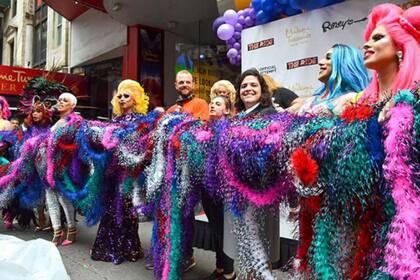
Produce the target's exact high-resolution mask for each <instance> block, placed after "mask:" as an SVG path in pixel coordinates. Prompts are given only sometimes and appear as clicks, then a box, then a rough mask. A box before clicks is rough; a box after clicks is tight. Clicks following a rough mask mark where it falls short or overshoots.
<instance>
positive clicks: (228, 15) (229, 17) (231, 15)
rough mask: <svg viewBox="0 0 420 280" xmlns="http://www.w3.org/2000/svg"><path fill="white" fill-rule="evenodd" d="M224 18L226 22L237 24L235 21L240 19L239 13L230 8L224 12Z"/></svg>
mask: <svg viewBox="0 0 420 280" xmlns="http://www.w3.org/2000/svg"><path fill="white" fill-rule="evenodd" d="M223 18H224V20H225V22H226V23H229V24H231V25H235V23H236V22H237V21H238V14H237V13H236V12H235V11H234V10H232V9H229V10H227V11H226V12H225V13H224V14H223Z"/></svg>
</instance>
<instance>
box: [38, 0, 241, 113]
mask: <svg viewBox="0 0 420 280" xmlns="http://www.w3.org/2000/svg"><path fill="white" fill-rule="evenodd" d="M45 2H46V3H47V4H48V5H49V6H50V7H51V8H53V9H54V10H56V11H57V12H58V13H60V14H61V15H63V16H64V17H66V18H67V19H68V20H71V21H72V24H71V34H72V35H71V38H72V42H71V52H70V53H71V55H70V57H71V59H70V66H71V71H72V73H83V74H85V75H86V76H87V77H89V78H94V79H96V81H97V82H98V83H100V84H102V86H99V85H98V86H94V87H93V88H92V87H91V88H90V89H91V90H93V91H101V92H92V93H91V95H92V96H101V98H102V99H103V100H100V101H99V100H97V101H98V102H99V103H100V104H101V106H102V105H103V103H104V100H106V102H107V104H108V106H109V100H110V96H112V92H113V91H114V90H115V88H116V85H117V84H118V82H119V81H120V80H122V79H127V78H129V79H134V80H137V81H139V82H140V83H141V84H142V85H143V86H144V88H145V90H146V92H148V94H149V95H150V98H151V107H153V106H164V107H167V106H170V105H171V104H173V103H174V102H175V100H176V93H175V89H174V78H175V73H176V71H179V70H180V69H187V70H189V71H190V72H191V73H192V74H193V77H194V80H195V82H196V89H195V95H196V96H199V97H201V98H204V99H207V100H208V98H209V92H210V88H211V86H212V84H213V83H214V82H215V81H217V80H220V79H227V80H230V81H232V82H233V81H234V79H235V77H236V76H237V74H238V73H239V71H240V69H239V67H236V66H232V65H230V63H229V61H228V59H227V58H226V51H227V50H226V45H225V42H223V41H220V40H219V39H217V38H216V36H215V34H213V32H211V30H212V28H211V26H212V22H213V21H214V19H215V18H216V17H218V16H219V12H218V9H217V1H186V2H185V3H184V2H183V3H182V4H179V5H176V6H170V5H172V4H173V3H172V4H170V3H169V2H167V1H158V2H159V3H153V4H152V3H148V2H147V1H119V2H118V3H117V4H118V5H117V4H115V3H113V1H78V4H74V2H73V1H55V0H47V1H45ZM198 2H200V3H198ZM183 5H184V6H185V5H188V6H189V7H188V9H187V8H186V7H182V6H183ZM187 10H188V11H192V10H194V11H195V12H194V13H191V12H187ZM117 60H119V61H121V62H122V64H121V76H120V77H117V76H116V75H114V72H113V71H111V72H112V73H113V74H112V75H110V76H107V77H104V76H102V77H99V76H101V75H100V74H98V73H95V71H96V70H98V71H100V70H99V69H98V68H99V66H100V64H101V63H104V64H107V63H108V62H109V61H117ZM95 67H96V70H95V71H90V70H92V69H95ZM98 78H99V79H102V80H101V81H99V80H98ZM105 84H106V85H107V86H106V87H105Z"/></svg>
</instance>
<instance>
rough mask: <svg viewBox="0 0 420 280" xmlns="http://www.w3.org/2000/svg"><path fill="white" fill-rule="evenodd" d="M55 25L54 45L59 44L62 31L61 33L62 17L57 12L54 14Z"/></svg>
mask: <svg viewBox="0 0 420 280" xmlns="http://www.w3.org/2000/svg"><path fill="white" fill-rule="evenodd" d="M55 27H56V34H55V43H56V44H55V45H56V47H58V46H60V45H61V38H62V33H63V17H62V16H60V15H59V14H56V22H55Z"/></svg>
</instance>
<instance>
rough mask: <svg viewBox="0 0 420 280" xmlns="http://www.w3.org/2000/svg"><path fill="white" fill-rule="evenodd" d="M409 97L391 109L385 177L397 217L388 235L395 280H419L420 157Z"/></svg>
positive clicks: (389, 260)
mask: <svg viewBox="0 0 420 280" xmlns="http://www.w3.org/2000/svg"><path fill="white" fill-rule="evenodd" d="M410 94H411V93H409V92H401V93H400V97H397V99H399V100H400V101H401V102H399V103H397V105H396V106H395V107H394V108H392V109H391V110H390V118H389V120H388V122H387V124H386V130H387V135H386V138H385V151H386V158H385V165H384V173H385V174H384V176H385V179H386V180H387V183H388V187H389V188H390V189H391V192H392V198H393V199H394V202H395V207H396V215H395V217H394V219H393V221H392V223H391V226H390V230H389V233H388V243H387V244H386V247H385V261H386V267H385V268H384V270H385V271H386V272H388V273H389V274H390V275H391V276H392V277H395V278H396V279H410V280H414V279H420V254H419V244H420V193H419V185H417V184H418V183H419V173H418V171H419V158H420V155H419V151H418V150H416V149H415V147H416V146H417V145H418V144H417V143H416V141H418V138H416V137H418V135H416V132H417V133H418V131H415V130H414V129H413V128H414V118H415V116H414V112H413V109H412V106H410V105H411V104H413V103H414V100H413V97H412V96H410ZM417 98H418V97H417ZM417 102H418V101H417ZM410 103H411V104H410ZM417 113H418V112H417Z"/></svg>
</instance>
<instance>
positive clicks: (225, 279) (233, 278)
mask: <svg viewBox="0 0 420 280" xmlns="http://www.w3.org/2000/svg"><path fill="white" fill-rule="evenodd" d="M235 279H236V273H233V276H231V277H230V278H226V277H225V275H224V274H222V276H220V277H219V278H217V280H235Z"/></svg>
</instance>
